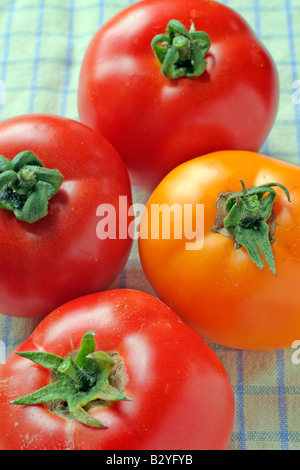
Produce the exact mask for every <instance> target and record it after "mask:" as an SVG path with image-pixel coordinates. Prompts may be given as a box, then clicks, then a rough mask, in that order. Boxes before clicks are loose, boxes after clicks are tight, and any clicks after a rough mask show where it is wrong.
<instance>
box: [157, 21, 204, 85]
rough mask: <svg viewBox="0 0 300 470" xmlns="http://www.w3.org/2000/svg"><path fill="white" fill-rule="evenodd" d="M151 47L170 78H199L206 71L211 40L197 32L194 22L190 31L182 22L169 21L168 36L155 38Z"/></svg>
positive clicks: (162, 68) (162, 69)
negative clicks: (206, 57) (206, 59)
mask: <svg viewBox="0 0 300 470" xmlns="http://www.w3.org/2000/svg"><path fill="white" fill-rule="evenodd" d="M151 46H152V49H153V51H154V53H155V54H156V57H157V58H158V60H159V61H160V63H161V64H162V67H161V71H162V73H163V74H164V75H165V76H166V77H168V78H172V79H175V78H180V77H199V76H200V75H202V74H203V73H204V72H205V70H206V61H205V58H204V57H205V55H206V54H207V52H208V50H209V48H210V39H209V36H208V35H207V34H206V33H205V32H203V31H195V26H194V23H193V22H192V23H191V28H190V31H188V30H187V29H186V28H185V27H184V26H183V24H182V23H180V21H178V20H171V21H169V23H168V26H167V34H159V35H157V36H155V37H154V38H153V40H152V43H151Z"/></svg>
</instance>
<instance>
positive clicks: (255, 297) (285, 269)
mask: <svg viewBox="0 0 300 470" xmlns="http://www.w3.org/2000/svg"><path fill="white" fill-rule="evenodd" d="M241 181H242V182H243V184H244V192H243V187H242V184H241ZM269 183H278V184H280V185H283V186H284V187H285V188H287V190H288V191H289V195H290V201H289V200H288V197H287V194H285V191H284V188H282V187H278V186H276V185H275V186H273V189H272V187H270V193H271V192H273V193H274V197H275V195H276V197H275V200H274V204H273V205H272V215H271V216H270V217H269V218H266V219H265V221H263V222H262V224H265V223H267V224H268V226H269V227H272V234H271V228H270V233H268V231H267V238H269V237H270V243H269V248H266V249H265V248H264V246H263V251H261V249H260V250H257V248H255V247H254V248H255V249H256V251H257V252H258V257H259V258H260V261H261V262H262V263H263V266H260V267H259V266H258V265H256V264H255V262H254V261H253V259H251V257H250V255H249V250H248V251H247V250H246V248H245V246H240V244H237V243H235V241H236V240H237V239H236V237H235V236H234V235H232V233H231V232H230V233H229V232H228V231H226V230H225V231H224V228H223V229H222V230H221V232H222V234H221V233H219V232H216V231H215V228H214V227H215V225H216V216H217V206H216V201H217V200H218V198H219V196H220V194H221V193H225V194H227V193H234V194H235V193H240V194H238V195H236V197H235V209H234V210H236V211H238V210H239V204H242V205H243V204H244V206H245V207H246V206H247V208H249V211H251V210H252V207H253V205H254V206H255V205H257V204H261V205H262V206H264V205H266V203H267V201H268V199H267V198H270V197H271V196H268V191H267V190H268V186H267V188H266V191H265V192H264V191H263V190H258V196H256V197H251V198H250V199H251V201H250V202H249V201H246V202H245V198H244V195H245V190H246V189H247V190H249V189H250V188H253V187H262V186H263V187H265V185H268V184H269ZM274 191H275V192H276V194H275V192H274ZM249 194H252V192H250V193H249ZM226 197H228V194H227V196H226ZM225 199H226V198H225ZM219 200H220V199H219ZM241 201H244V202H241ZM163 204H164V205H165V206H163ZM197 205H203V206H198V213H197ZM199 207H202V208H203V209H204V216H203V218H202V217H201V210H200V209H199ZM168 208H169V215H170V218H169V220H168V217H167V215H168V214H167V212H168ZM247 210H248V209H247ZM180 211H181V215H182V217H180ZM159 212H160V217H156V215H157V214H158V213H159ZM229 212H230V210H227V211H225V213H223V216H222V217H221V220H223V219H224V216H226V215H228V214H229ZM231 217H233V214H231ZM245 220H246V219H245V218H244V219H243V224H244V225H243V227H242V229H241V230H242V231H243V233H245V230H246V229H245V226H246V225H247V224H246V223H245ZM246 222H248V219H247V220H246ZM259 223H260V222H259ZM257 226H258V225H257V223H256V222H255V224H254V225H253V226H251V230H252V232H253V234H254V237H256V233H257ZM188 227H189V230H187V228H188ZM192 228H193V231H194V232H195V240H194V241H193V240H189V239H188V238H190V236H191V233H192ZM213 228H214V230H212V229H213ZM201 229H202V230H203V240H202V238H201ZM168 230H169V231H170V237H168ZM238 230H240V226H239V227H238ZM180 232H182V236H180ZM236 233H238V232H236ZM239 233H240V232H239ZM196 234H197V235H196ZM234 240H235V241H234ZM202 242H203V243H202ZM254 245H255V246H257V245H256V243H255V242H254ZM270 249H271V253H273V255H272V256H273V261H274V263H275V268H274V269H273V268H272V263H271V262H270V263H269V264H268V263H267V262H266V259H265V256H263V255H262V252H263V253H265V252H266V251H265V250H267V251H268V250H270ZM139 251H140V258H141V263H142V266H143V269H144V271H145V273H146V276H147V277H148V279H149V282H150V283H151V285H152V286H153V288H154V290H155V292H156V293H157V295H158V297H159V298H160V299H162V300H163V301H164V302H166V303H167V304H169V305H171V307H172V308H173V309H174V310H175V311H176V312H177V314H179V316H181V318H182V319H183V320H184V321H185V322H186V323H188V324H189V325H190V326H192V327H193V328H194V329H195V330H196V331H197V332H198V333H199V334H200V335H201V336H202V337H204V338H206V339H207V340H209V341H213V342H216V343H220V344H223V345H225V346H229V347H233V348H241V349H251V350H271V349H281V348H286V347H290V346H291V344H292V342H293V341H294V340H295V339H297V338H298V337H299V335H300V168H299V167H297V166H294V165H291V164H288V163H285V162H282V161H279V160H275V159H272V158H270V157H266V156H263V155H259V154H256V153H252V152H245V151H223V152H216V153H212V154H209V155H206V156H203V157H199V158H196V159H193V160H191V161H189V162H186V163H184V164H182V165H180V166H179V167H177V168H175V169H174V170H173V171H171V172H170V173H169V174H168V175H167V176H166V177H165V178H164V179H163V180H162V182H161V183H160V184H159V185H158V187H157V188H156V189H155V190H154V192H153V193H152V195H151V196H150V199H149V201H148V203H147V206H146V210H145V213H144V215H143V218H142V221H141V226H140V238H139ZM256 254H257V253H256ZM275 270H276V272H275ZM272 271H273V272H272Z"/></svg>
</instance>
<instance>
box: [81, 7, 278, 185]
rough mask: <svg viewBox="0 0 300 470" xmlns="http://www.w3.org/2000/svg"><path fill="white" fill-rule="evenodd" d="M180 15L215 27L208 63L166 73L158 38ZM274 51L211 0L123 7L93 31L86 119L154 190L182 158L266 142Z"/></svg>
mask: <svg viewBox="0 0 300 470" xmlns="http://www.w3.org/2000/svg"><path fill="white" fill-rule="evenodd" d="M171 19H178V20H179V21H181V22H182V23H183V24H184V25H185V27H186V28H187V29H189V27H190V22H191V20H192V21H194V24H195V27H196V30H203V31H205V32H207V33H208V35H209V36H210V39H211V47H210V50H209V52H208V54H207V56H206V59H207V69H206V71H205V73H204V74H203V75H202V76H200V77H197V78H180V79H177V80H172V79H168V78H166V77H165V76H164V75H163V74H162V73H161V70H160V64H159V62H158V60H157V59H156V57H155V56H154V53H153V51H152V48H151V41H152V39H153V37H154V36H155V35H156V34H160V33H165V31H166V27H167V24H168V22H169V21H170V20H171ZM278 96H279V93H278V76H277V71H276V68H275V66H274V63H273V60H272V59H271V57H270V55H269V54H268V52H267V51H266V50H265V48H264V47H263V45H262V44H261V43H260V41H259V40H258V38H257V37H256V36H255V34H254V33H253V31H252V30H251V29H250V27H249V26H248V25H247V24H246V22H245V21H244V20H243V19H242V18H241V17H240V16H239V15H238V14H237V13H236V12H234V11H233V10H231V9H230V8H228V7H226V6H225V5H222V4H220V3H219V2H218V3H217V2H214V1H210V0H185V1H184V2H183V1H182V0H148V1H147V2H138V3H137V4H135V5H133V6H131V7H129V8H127V9H125V10H123V11H122V12H120V13H119V14H117V15H116V16H115V17H114V18H112V19H111V20H110V21H108V22H107V23H106V24H105V25H104V26H103V27H102V28H101V29H100V30H99V31H98V32H97V33H96V35H95V36H94V38H93V39H92V41H91V43H90V45H89V47H88V49H87V52H86V54H85V57H84V60H83V63H82V68H81V73H80V80H79V91H78V109H79V115H80V119H81V121H82V122H84V123H86V124H87V125H89V126H90V127H92V128H94V129H96V130H97V131H99V132H100V133H102V134H103V135H104V136H105V137H106V138H107V139H108V140H109V141H110V142H112V144H113V145H114V147H115V148H116V149H117V150H118V152H119V153H120V155H121V157H122V158H123V159H124V161H125V163H126V165H127V168H128V169H129V173H130V176H131V181H132V184H133V185H135V186H138V187H140V188H142V189H145V190H147V191H152V190H153V188H154V187H155V186H156V185H157V184H158V183H159V181H161V179H162V178H163V177H164V176H165V175H166V174H167V173H168V172H169V171H170V170H171V169H172V168H174V167H176V166H177V165H179V164H180V163H182V162H184V161H186V160H190V159H191V158H194V157H198V156H199V155H203V154H206V153H209V152H212V151H217V150H225V149H230V150H231V149H243V150H250V151H258V150H259V149H260V148H261V146H262V144H263V142H264V141H265V139H266V136H267V135H268V133H269V131H270V129H271V127H272V124H273V122H274V119H275V116H276V112H277V107H278Z"/></svg>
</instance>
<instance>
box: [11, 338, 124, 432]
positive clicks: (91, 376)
mask: <svg viewBox="0 0 300 470" xmlns="http://www.w3.org/2000/svg"><path fill="white" fill-rule="evenodd" d="M94 337H95V333H94V332H93V331H88V332H87V333H86V334H85V335H84V336H83V338H82V341H81V345H80V349H79V351H78V354H77V356H76V359H75V360H73V359H72V358H71V357H67V358H66V359H63V358H61V357H60V356H57V355H55V354H51V353H47V352H39V351H38V352H31V351H25V352H17V354H18V355H19V356H22V357H24V358H26V359H30V360H31V361H33V362H35V363H36V364H39V365H40V366H42V367H45V368H47V369H50V370H53V371H54V372H55V374H56V376H57V381H55V382H53V383H51V384H49V385H46V386H45V387H43V388H41V389H39V390H36V391H35V392H33V393H30V394H29V395H26V396H24V397H20V398H18V399H17V400H14V401H13V402H11V403H12V404H14V405H36V404H40V403H47V402H53V401H54V400H61V401H64V402H66V403H67V404H68V409H69V412H70V414H71V415H72V416H73V418H74V419H76V420H77V421H80V422H81V423H83V424H85V425H87V426H92V427H97V428H103V427H105V426H104V425H103V424H102V423H101V422H100V421H98V420H97V419H95V418H93V416H91V415H90V414H89V413H87V412H86V411H85V410H84V408H83V407H84V406H86V405H88V404H89V403H91V402H93V401H95V400H101V402H102V403H107V405H109V404H110V403H112V402H114V401H119V400H122V401H127V400H129V398H128V397H126V396H125V395H124V394H123V393H122V392H121V391H120V390H118V389H117V388H115V387H114V386H112V385H111V383H110V374H111V372H112V369H113V367H114V361H113V359H112V358H111V356H109V355H108V354H107V353H105V352H103V351H95V346H96V342H95V338H94Z"/></svg>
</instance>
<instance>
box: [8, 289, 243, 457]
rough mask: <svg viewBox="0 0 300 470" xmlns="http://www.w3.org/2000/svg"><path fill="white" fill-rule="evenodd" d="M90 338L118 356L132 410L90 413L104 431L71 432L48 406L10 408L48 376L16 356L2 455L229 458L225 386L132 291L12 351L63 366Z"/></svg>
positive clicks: (199, 348)
mask: <svg viewBox="0 0 300 470" xmlns="http://www.w3.org/2000/svg"><path fill="white" fill-rule="evenodd" d="M88 329H92V330H94V332H95V334H96V336H95V339H96V343H97V344H96V350H97V349H101V350H103V351H117V352H118V353H119V354H120V356H121V358H122V359H123V362H124V380H125V382H124V383H125V392H126V394H127V396H128V397H130V398H131V400H132V401H126V402H117V403H115V404H113V405H111V406H110V407H109V408H106V409H102V410H98V411H94V412H93V415H94V416H95V417H96V418H97V419H99V420H101V421H102V422H103V423H104V424H105V425H106V426H107V428H106V429H96V428H91V427H88V426H85V425H83V424H81V423H79V422H77V421H76V422H75V421H73V422H67V421H65V420H64V419H62V418H61V417H58V416H56V415H55V414H53V413H51V412H49V411H48V409H47V408H46V406H45V405H38V406H17V405H12V404H9V401H11V400H13V399H15V398H16V397H17V396H20V395H24V394H27V393H29V392H31V391H33V390H35V389H37V388H39V387H41V386H44V385H47V383H49V371H47V370H46V369H43V368H41V367H40V366H37V365H36V364H34V363H31V361H28V360H24V358H21V357H20V356H17V355H16V354H14V353H12V354H11V355H10V356H9V357H8V358H7V360H6V364H4V365H2V366H1V367H0V383H1V387H0V420H1V435H0V448H1V449H27V450H30V449H50V450H58V449H60V450H61V449H63V450H66V449H70V450H71V449H73V450H80V449H81V450H90V449H92V450H93V449H98V450H99V449H102V450H110V449H115V450H117V449H118V450H123V449H125V450H129V449H131V450H132V449H134V450H145V449H149V450H151V449H152V450H154V449H165V450H166V449H173V450H175V449H182V450H184V449H185V450H186V449H225V448H226V447H227V446H228V443H229V439H230V436H231V431H232V424H233V418H234V396H233V392H232V387H231V384H230V380H229V377H228V375H227V373H226V371H225V369H224V367H223V365H222V364H221V362H220V360H219V359H218V358H217V356H216V355H215V353H214V352H213V351H212V350H211V349H210V348H209V347H208V346H207V344H206V343H204V341H202V340H201V338H199V336H198V335H197V334H196V333H195V332H194V331H193V330H192V329H191V328H189V327H188V326H187V325H185V324H184V323H183V322H182V321H181V320H180V319H179V318H178V317H177V315H175V314H174V312H173V311H172V310H170V309H169V308H168V307H167V306H166V305H164V304H163V303H162V302H161V301H159V300H158V299H156V298H154V297H153V296H151V295H149V294H146V293H143V292H140V291H134V290H126V289H124V290H113V291H106V292H102V293H100V294H92V295H89V296H85V297H82V298H79V299H76V300H73V301H71V302H69V303H67V304H65V305H63V306H62V307H60V308H59V309H57V310H55V311H54V312H53V313H51V314H50V315H48V316H47V317H46V318H45V319H44V320H43V321H42V322H41V323H40V324H39V325H38V327H37V328H36V330H35V331H34V332H33V334H32V335H31V337H30V338H29V339H28V340H27V341H26V342H25V343H23V344H22V345H21V346H20V347H19V348H18V351H28V350H30V351H31V350H32V351H35V350H41V351H47V352H53V353H54V354H57V355H60V356H62V357H66V356H67V355H68V354H70V353H71V352H72V348H73V349H78V348H79V345H80V341H81V338H82V336H83V335H84V334H85V333H86V331H87V330H88Z"/></svg>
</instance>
